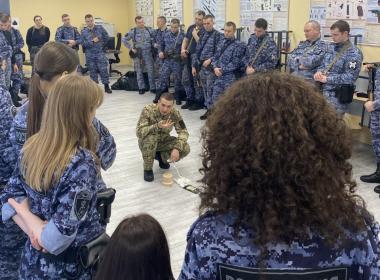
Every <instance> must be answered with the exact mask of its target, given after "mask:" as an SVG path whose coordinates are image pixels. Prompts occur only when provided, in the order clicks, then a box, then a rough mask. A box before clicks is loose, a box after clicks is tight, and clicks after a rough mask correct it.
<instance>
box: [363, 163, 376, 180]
mask: <svg viewBox="0 0 380 280" xmlns="http://www.w3.org/2000/svg"><path fill="white" fill-rule="evenodd" d="M360 180H362V181H363V182H366V183H380V163H377V168H376V171H375V172H374V173H372V174H370V175H363V176H360Z"/></svg>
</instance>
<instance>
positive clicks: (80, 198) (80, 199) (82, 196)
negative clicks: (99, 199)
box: [74, 191, 91, 220]
mask: <svg viewBox="0 0 380 280" xmlns="http://www.w3.org/2000/svg"><path fill="white" fill-rule="evenodd" d="M90 201H91V194H90V192H89V191H80V192H77V193H76V195H75V198H74V213H75V216H76V217H77V219H78V220H81V219H83V217H84V216H85V215H86V213H87V211H88V208H89V207H90Z"/></svg>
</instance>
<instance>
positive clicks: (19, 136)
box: [15, 126, 27, 146]
mask: <svg viewBox="0 0 380 280" xmlns="http://www.w3.org/2000/svg"><path fill="white" fill-rule="evenodd" d="M26 132H27V130H26V128H23V127H18V126H16V127H15V138H16V143H17V144H18V145H21V146H23V145H24V144H25V141H26Z"/></svg>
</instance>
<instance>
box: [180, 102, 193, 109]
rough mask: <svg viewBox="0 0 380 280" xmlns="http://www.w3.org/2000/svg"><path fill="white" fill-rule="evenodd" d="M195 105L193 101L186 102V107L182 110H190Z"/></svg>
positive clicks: (183, 106) (182, 107)
mask: <svg viewBox="0 0 380 280" xmlns="http://www.w3.org/2000/svg"><path fill="white" fill-rule="evenodd" d="M192 105H193V102H192V101H186V103H185V105H182V106H181V109H189V108H190V107H191V106H192Z"/></svg>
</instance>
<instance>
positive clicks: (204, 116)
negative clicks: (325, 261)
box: [200, 110, 209, 121]
mask: <svg viewBox="0 0 380 280" xmlns="http://www.w3.org/2000/svg"><path fill="white" fill-rule="evenodd" d="M208 115H209V110H207V111H206V113H204V114H203V115H202V116H200V119H201V120H202V121H204V120H206V119H207V117H208Z"/></svg>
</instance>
